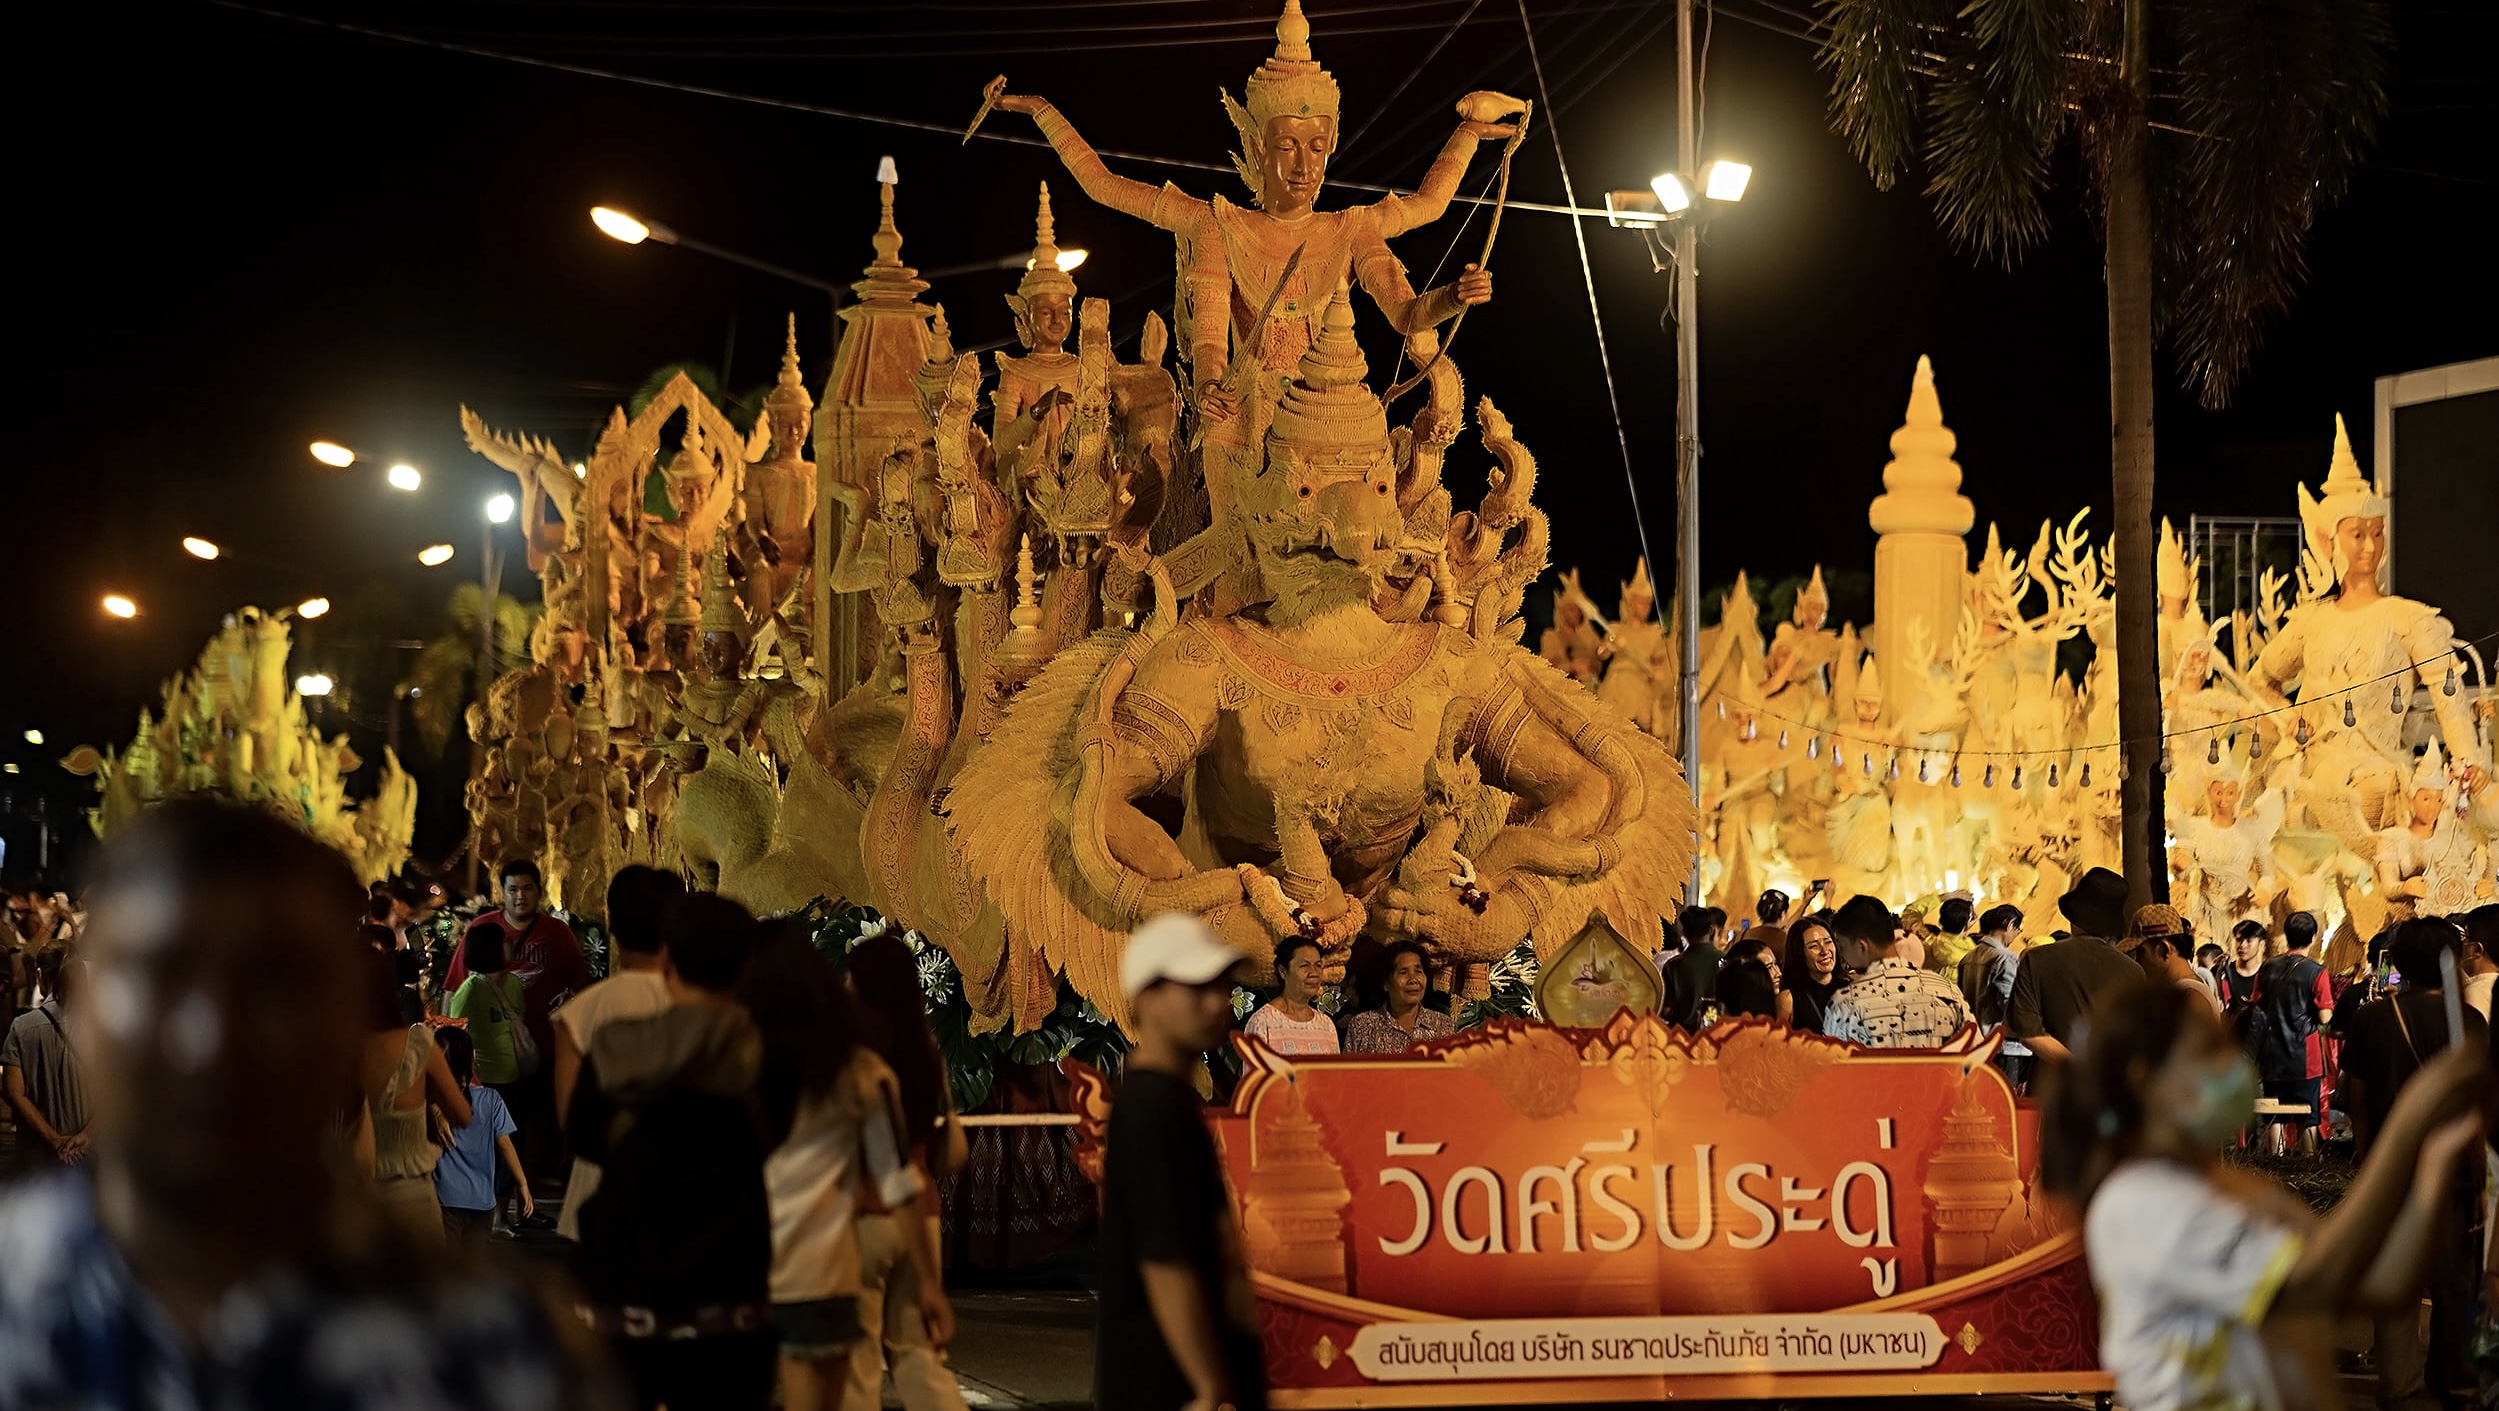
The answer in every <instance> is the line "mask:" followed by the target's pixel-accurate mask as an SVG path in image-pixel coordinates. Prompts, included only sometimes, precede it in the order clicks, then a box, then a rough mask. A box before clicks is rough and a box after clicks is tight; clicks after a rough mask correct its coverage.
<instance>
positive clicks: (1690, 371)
mask: <svg viewBox="0 0 2499 1411" xmlns="http://www.w3.org/2000/svg"><path fill="white" fill-rule="evenodd" d="M1675 90H1676V106H1677V109H1678V131H1677V134H1676V137H1677V141H1678V143H1679V152H1678V160H1677V162H1676V167H1677V169H1678V170H1680V171H1681V172H1683V173H1684V174H1685V177H1686V179H1690V178H1691V177H1693V176H1694V175H1695V174H1696V173H1698V172H1699V171H1700V141H1699V138H1700V134H1699V132H1698V131H1697V130H1696V129H1695V128H1694V125H1693V122H1694V106H1693V95H1692V0H1675ZM1694 199H1695V203H1696V204H1695V209H1694V210H1693V211H1692V212H1691V213H1690V214H1689V215H1688V216H1687V217H1686V218H1685V219H1683V220H1680V221H1677V222H1675V517H1676V537H1675V582H1676V585H1677V586H1676V593H1677V595H1678V597H1679V598H1680V600H1681V604H1682V606H1681V609H1680V610H1679V611H1678V612H1677V613H1676V618H1677V624H1676V626H1677V630H1678V631H1679V632H1680V633H1681V634H1682V637H1683V705H1682V708H1681V709H1680V710H1679V711H1678V712H1677V715H1678V716H1679V717H1680V718H1681V720H1682V721H1683V777H1684V780H1685V782H1687V783H1689V784H1690V785H1691V786H1692V812H1693V818H1694V826H1695V828H1697V827H1698V826H1699V818H1700V807H1701V340H1700V323H1701V281H1700V269H1699V268H1698V261H1699V254H1700V245H1701V237H1700V221H1699V220H1698V219H1697V217H1698V216H1699V214H1700V212H1699V209H1698V205H1697V203H1698V197H1697V195H1696V196H1695V198H1694ZM1683 892H1684V902H1685V904H1686V905H1690V906H1698V905H1700V902H1701V866H1700V853H1699V846H1698V834H1697V833H1696V834H1695V845H1694V850H1693V860H1692V876H1691V879H1690V880H1689V881H1687V882H1686V883H1685V884H1684V889H1683Z"/></svg>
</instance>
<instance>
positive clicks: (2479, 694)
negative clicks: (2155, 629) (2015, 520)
mask: <svg viewBox="0 0 2499 1411" xmlns="http://www.w3.org/2000/svg"><path fill="white" fill-rule="evenodd" d="M1954 448H1955V446H1954V437H1953V435H1952V433H1951V431H1950V430H1949V429H1948V428H1946V426H1945V425H1944V421H1943V411H1942V403H1941V401H1940V399H1939V397H1938V396H1937V393H1936V389H1935V377H1934V372H1933V369H1932V368H1931V366H1930V365H1929V364H1928V363H1927V361H1926V360H1925V359H1923V358H1921V359H1919V361H1918V366H1917V372H1916V375H1915V378H1914V380H1913V383H1912V386H1911V392H1910V400H1909V409H1908V414H1907V416H1906V418H1905V419H1904V423H1903V425H1902V426H1901V428H1900V430H1899V431H1898V432H1896V433H1894V435H1893V436H1892V439H1891V449H1892V454H1893V459H1892V461H1891V463H1890V464H1889V465H1887V466H1885V467H1884V470H1883V484H1884V493H1883V494H1882V495H1881V496H1879V497H1878V498H1876V499H1875V500H1874V502H1873V504H1872V507H1871V510H1870V513H1869V516H1868V517H1869V520H1870V521H1871V523H1872V526H1873V528H1874V529H1875V530H1876V532H1877V534H1878V535H1879V536H1880V537H1879V538H1878V540H1877V547H1876V552H1875V565H1874V601H1875V621H1874V622H1873V623H1871V624H1868V625H1867V626H1866V627H1865V628H1863V629H1862V631H1861V630H1860V629H1859V628H1857V627H1856V626H1854V625H1849V626H1844V627H1843V628H1842V629H1841V630H1840V631H1839V632H1837V633H1834V632H1832V631H1831V630H1830V628H1829V626H1828V624H1827V615H1828V613H1829V609H1830V598H1829V593H1828V590H1827V589H1826V587H1825V585H1824V583H1823V579H1822V573H1821V570H1820V569H1819V568H1817V569H1815V571H1814V576H1813V578H1812V580H1811V581H1810V582H1809V583H1808V584H1807V585H1806V586H1805V588H1804V589H1803V591H1801V592H1800V593H1799V594H1798V595H1797V599H1796V605H1795V610H1794V612H1793V614H1792V616H1791V619H1790V620H1789V621H1786V622H1782V623H1779V624H1778V625H1777V630H1776V632H1775V633H1774V634H1773V636H1772V637H1770V638H1769V639H1768V640H1766V641H1765V640H1764V638H1763V637H1762V635H1761V633H1760V630H1759V628H1758V626H1757V625H1756V624H1757V622H1758V607H1757V604H1756V602H1755V599H1754V598H1753V596H1752V591H1751V587H1750V585H1749V582H1748V580H1747V579H1746V578H1745V576H1744V575H1741V574H1739V575H1738V576H1737V578H1736V583H1735V588H1734V591H1733V592H1732V593H1731V594H1730V596H1729V598H1728V600H1727V605H1726V607H1725V609H1724V611H1723V613H1722V615H1721V624H1720V625H1719V626H1716V627H1711V628H1707V629H1704V631H1703V632H1702V636H1701V646H1700V657H1701V712H1700V721H1699V727H1700V734H1701V739H1700V743H1701V759H1702V761H1703V763H1702V779H1701V797H1702V817H1703V843H1702V848H1701V861H1700V867H1701V874H1702V880H1703V887H1704V891H1705V894H1706V895H1707V896H1708V897H1709V898H1710V899H1711V900H1712V901H1713V902H1715V903H1716V904H1718V905H1721V906H1724V907H1725V908H1727V910H1729V911H1730V912H1733V913H1736V914H1739V915H1741V914H1745V913H1747V912H1749V911H1750V910H1751V908H1752V905H1753V899H1754V898H1755V897H1756V896H1757V895H1758V894H1759V893H1760V892H1761V891H1762V890H1763V889H1764V888H1768V887H1779V888H1782V889H1784V890H1786V891H1787V892H1788V893H1789V894H1791V895H1796V894H1799V893H1801V892H1802V891H1803V889H1804V888H1805V886H1806V885H1808V884H1809V883H1810V882H1811V881H1812V880H1814V879H1817V878H1829V879H1831V881H1832V884H1833V885H1832V891H1833V893H1834V894H1835V895H1834V897H1833V900H1840V899H1844V898H1846V897H1848V896H1851V895H1854V894H1856V893H1860V892H1865V893H1872V894H1875V895H1878V896H1881V897H1884V898H1886V899H1888V900H1889V901H1891V902H1892V903H1893V904H1894V905H1900V904H1903V903H1907V902H1910V901H1912V900H1915V899H1918V898H1922V897H1931V896H1934V895H1936V894H1938V893H1942V892H1947V891H1951V890H1954V889H1959V888H1967V889H1969V890H1970V891H1972V892H1974V893H1976V894H1977V895H1978V896H1979V897H1980V898H1981V899H1982V902H1983V904H1994V903H1997V902H2012V903H2014V904H2016V905H2019V906H2020V907H2021V908H2022V909H2023V911H2024V914H2025V917H2026V919H2027V921H2028V923H2029V925H2030V926H2031V927H2032V928H2033V929H2035V930H2039V931H2044V930H2046V929H2047V928H2049V927H2051V926H2054V925H2058V924H2061V923H2060V922H2059V921H2058V919H2057V917H2056V911H2055V904H2056V901H2057V898H2058V897H2060V896H2061V895H2063V893H2064V892H2065V890H2066V889H2067V887H2068V886H2069V885H2070V884H2071V882H2072V880H2073V879H2074V878H2076V877H2078V876H2080V875H2081V874H2082V872H2084V871H2085V870H2086V869H2089V868H2092V867H2109V868H2116V867H2117V866H2118V865H2119V843H2120V835H2121V827H2120V818H2119V806H2118V785H2119V774H2120V769H2121V765H2120V763H2119V753H2118V750H2117V749H2116V748H2115V745H2116V743H2117V741H2118V739H2119V734H2118V728H2117V721H2118V712H2117V678H2116V670H2115V653H2114V651H2113V650H2112V647H2113V643H2114V641H2115V634H2114V631H2113V620H2114V618H2113V609H2114V603H2113V591H2114V577H2115V573H2114V556H2113V554H2112V553H2111V552H2110V551H2109V550H2108V549H2107V548H2106V547H2104V546H2101V547H2095V546H2094V544H2093V543H2092V542H2091V539H2090V537H2089V536H2088V535H2087V533H2086V532H2085V530H2084V526H2083V517H2082V516H2080V515H2077V516H2076V517H2075V518H2074V520H2073V521H2072V522H2070V523H2068V524H2066V525H2063V526H2056V525H2050V524H2043V525H2041V526H2040V530H2039V534H2038V537H2037V538H2036V540H2035V541H2034V542H2033V543H2032V544H2031V546H2030V548H2029V550H2028V551H2027V552H2021V551H2016V550H2013V549H2009V548H2007V547H2005V546H2004V545H2003V543H2002V542H2001V541H2000V539H1999V537H1998V535H1997V532H1996V530H1995V529H1994V527H1993V526H1990V527H1989V529H1988V531H1987V535H1986V541H1985V545H1984V547H1983V548H1982V549H1981V550H1980V551H1979V552H1978V554H1977V556H1976V557H1975V559H1972V558H1970V557H1968V546H1967V541H1966V539H1965V538H1964V537H1963V536H1964V535H1965V534H1966V533H1967V532H1968V531H1969V529H1970V528H1971V527H1972V525H1973V524H1974V522H1975V513H1974V511H1973V508H1972V506H1971V503H1970V501H1969V500H1968V499H1967V498H1965V497H1964V496H1963V495H1962V494H1961V493H1960V487H1961V468H1960V466H1959V464H1958V463H1957V462H1955V461H1954V460H1953V459H1952V452H1953V450H1954ZM2298 495H2299V505H2300V514H2301V521H2302V525H2303V528H2304V531H2305V533H2304V538H2303V561H2302V563H2301V565H2300V567H2299V569H2298V572H2297V575H2296V581H2293V580H2292V579H2291V578H2289V577H2286V576H2285V575H2281V574H2276V573H2272V572H2267V573H2265V574H2263V575H2262V577H2261V579H2260V583H2259V594H2258V599H2259V600H2258V602H2257V603H2256V604H2255V605H2254V606H2253V607H2252V608H2251V609H2247V610H2243V611H2240V612H2237V613H2235V614H2233V615H2232V616H2230V617H2227V618H2223V619H2221V620H2218V621H2208V620H2207V619H2206V617H2205V614H2204V611H2203V607H2202V605H2201V604H2200V603H2199V602H2198V600H2197V592H2196V584H2197V580H2198V576H2199V575H2198V573H2197V572H2196V565H2195V564H2193V563H2191V562H2190V561H2189V558H2188V555H2187V551H2186V546H2185V545H2184V544H2183V543H2182V542H2181V541H2180V538H2179V536H2178V535H2177V534H2176V532H2175V531H2174V530H2172V529H2171V527H2170V526H2169V525H2168V524H2166V523H2164V524H2163V525H2162V526H2161V536H2160V548H2159V557H2158V571H2159V584H2158V598H2159V603H2160V613H2161V620H2160V634H2159V641H2160V660H2161V667H2162V669H2161V679H2162V681H2163V691H2162V715H2163V733H2164V735H2165V736H2166V742H2165V749H2164V756H2165V760H2166V763H2165V772H2166V779H2165V783H2166V789H2165V795H2166V807H2167V823H2168V833H2169V836H2170V839H2171V846H2170V855H2169V858H2168V863H2169V867H2170V873H2171V888H2172V896H2173V899H2174V900H2175V901H2176V902H2177V903H2178V906H2179V909H2180V910H2181V912H2183V913H2184V914H2185V915H2186V916H2187V917H2188V918H2189V919H2190V921H2191V922H2192V923H2193V924H2194V927H2195V931H2196V934H2197V936H2198V937H2199V938H2201V939H2204V940H2213V941H2225V942H2226V938H2227V937H2228V935H2229V932H2230V929H2231V927H2232V925H2233V924H2235V923H2236V922H2238V921H2240V920H2242V919H2247V918H2251V917H2254V918H2262V919H2265V920H2267V921H2268V922H2276V921H2278V919H2279V918H2280V917H2281V916H2282V915H2284V914H2286V913H2288V912H2290V911H2310V912H2314V913H2316V914H2317V915H2318V916H2319V917H2320V918H2321V919H2322V920H2323V921H2324V922H2325V923H2326V925H2327V926H2328V928H2329V930H2331V931H2334V932H2335V933H2336V934H2338V935H2340V936H2345V937H2356V938H2360V939H2365V938H2367V937H2369V936H2372V935H2375V934H2376V933H2377V931H2378V930H2379V929H2380V928H2382V927H2383V926H2384V925H2386V924H2387V923H2388V922H2390V921H2395V920H2401V919H2403V918H2404V917H2407V916H2410V915H2414V914H2416V913H2424V914H2436V915H2447V914H2454V913H2458V912H2462V911H2466V910H2469V909H2471V908H2472V907H2474V906H2479V905H2483V904H2486V903H2488V902H2490V901H2491V900H2492V899H2493V895H2494V883H2493V843H2492V840H2493V835H2494V833H2495V832H2499V789H2494V788H2493V787H2492V784H2491V727H2490V721H2491V717H2492V693H2491V689H2490V686H2489V680H2488V676H2487V672H2486V670H2485V665H2484V659H2483V657H2482V655H2481V654H2480V653H2479V652H2478V651H2477V650H2476V649H2475V647H2474V645H2473V644H2469V643H2465V642H2462V641H2459V640H2458V639H2457V638H2456V636H2455V632H2454V629H2453V627H2452V626H2451V625H2450V624H2449V623H2448V621H2447V619H2446V618H2444V617H2443V616H2441V615H2440V614H2439V612H2438V610H2437V609H2436V608H2434V607H2431V606H2430V605H2428V604H2425V603H2418V602H2414V601H2411V600H2410V599H2406V598H2399V597H2394V596H2392V595H2391V594H2389V593H2388V592H2387V591H2386V555H2385V549H2386V524H2387V515H2388V508H2389V506H2388V500H2387V497H2386V496H2385V495H2384V494H2383V493H2382V492H2380V491H2379V490H2378V489H2377V488H2376V487H2375V486H2373V485H2372V484H2371V483H2370V482H2369V481H2368V480H2367V479H2365V478H2364V477H2363V476H2362V474H2361V471H2360V467H2359V463H2358V461H2357V459H2356V458H2355V457H2354V456H2353V454H2352V450H2351V444H2350V440H2349V438H2348V437H2347V436H2346V435H2345V433H2344V430H2343V426H2342V422H2341V420H2340V419H2339V418H2337V420H2336V422H2335V426H2334V441H2333V449H2332V453H2331V457H2330V462H2329V468H2328V472H2327V476H2326V480H2325V483H2324V484H2323V486H2322V487H2321V488H2320V490H2319V491H2318V492H2315V493H2312V492H2311V491H2310V489H2309V487H2308V486H2306V485H2305V484H2303V485H2301V486H2300V487H2299V491H2298ZM2286 596H2287V597H2288V599H2289V601H2288V605H2287V606H2286V605H2285V598H2286ZM1555 603H1556V606H1555V624H1556V625H1555V629H1554V630H1553V631H1551V632H1548V633H1547V634H1546V635H1545V639H1544V643H1543V648H1544V655H1545V657H1546V658H1547V659H1548V660H1549V661H1551V662H1552V663H1553V664H1554V665H1555V666H1556V667H1557V668H1559V669H1561V670H1564V671H1568V672H1571V673H1573V674H1575V675H1577V676H1579V677H1580V678H1581V679H1583V680H1585V679H1587V677H1588V672H1587V668H1586V664H1587V663H1588V662H1589V660H1590V659H1591V658H1592V657H1593V658H1595V659H1597V660H1599V661H1601V662H1602V670H1601V672H1599V673H1598V674H1597V676H1596V678H1595V682H1594V686H1593V689H1594V691H1595V693H1596V694H1597V695H1598V696H1599V697H1600V698H1601V699H1604V700H1606V701H1609V702H1613V703H1614V704H1616V705H1617V706H1618V707H1619V708H1620V709H1621V711H1622V712H1623V713H1624V714H1625V715H1627V716H1629V717H1630V718H1631V719H1633V720H1635V721H1638V722H1640V723H1641V724H1642V725H1643V726H1644V727H1645V728H1648V729H1651V730H1654V731H1656V732H1657V733H1658V734H1659V735H1660V737H1661V738H1664V739H1667V740H1670V741H1671V740H1673V739H1675V738H1676V725H1675V708H1676V702H1677V697H1678V693H1679V688H1680V682H1679V678H1678V671H1679V662H1680V655H1679V650H1678V649H1677V648H1676V647H1675V645H1674V644H1673V642H1672V639H1671V638H1670V637H1665V636H1661V634H1660V629H1659V628H1658V627H1657V626H1656V624H1655V623H1654V622H1652V621H1651V620H1650V614H1651V611H1652V608H1653V606H1654V603H1655V598H1654V596H1653V594H1652V592H1651V590H1650V588H1649V579H1648V573H1647V566H1646V565H1645V564H1643V565H1639V566H1638V568H1637V569H1636V571H1635V572H1634V574H1633V577H1632V579H1631V580H1630V581H1629V582H1628V583H1626V584H1625V585H1624V587H1623V590H1622V595H1621V599H1620V605H1619V606H1620V610H1619V612H1618V613H1617V614H1616V616H1615V618H1614V620H1613V621H1612V622H1611V623H1606V621H1605V619H1604V617H1603V615H1602V614H1601V612H1600V611H1599V609H1598V608H1597V606H1596V605H1595V604H1594V603H1593V602H1591V601H1588V600H1587V596H1586V594H1585V593H1584V592H1583V591H1582V590H1581V588H1580V586H1579V577H1578V574H1577V573H1576V572H1573V573H1569V574H1565V575H1563V577H1562V581H1561V585H1560V587H1559V588H1558V589H1557V590H1556V591H1555ZM1591 623H1595V624H1603V625H1602V627H1601V635H1602V640H1601V641H1600V642H1599V643H1598V644H1597V645H1596V646H1595V647H1594V648H1593V650H1592V649H1591V648H1590V646H1589V645H1588V644H1587V643H1586V642H1585V640H1584V638H1585V636H1586V635H1587V633H1588V632H1589V630H1590V629H1589V628H1588V627H1587V626H1586V624H1591ZM2077 635H2084V636H2087V637H2088V638H2089V640H2090V641H2091V643H2092V644H2093V645H2094V646H2095V647H2096V648H2098V650H2097V652H2096V653H2095V654H2094V655H2093V658H2092V661H2091V664H2090V666H2089V668H2088V669H2087V670H2086V671H2085V672H2084V673H2083V676H2082V679H2081V680H2079V681H2076V680H2075V679H2073V677H2072V676H2071V675H2069V674H2066V673H2063V672H2060V671H2059V669H2058V665H2057V658H2058V647H2059V645H2060V644H2062V643H2064V642H2066V641H2068V640H2070V639H2072V638H2074V637H2075V636H2077ZM2346 923H2347V924H2346ZM2346 944H2348V941H2347V942H2346ZM2344 954H2347V953H2338V955H2337V957H2336V958H2337V960H2338V962H2339V961H2340V960H2341V959H2343V958H2344Z"/></svg>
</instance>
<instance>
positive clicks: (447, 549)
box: [417, 544, 452, 568]
mask: <svg viewBox="0 0 2499 1411" xmlns="http://www.w3.org/2000/svg"><path fill="white" fill-rule="evenodd" d="M451 553H452V549H451V546H450V545H449V544H435V545H433V546H432V547H430V548H424V549H419V550H417V562H418V563H421V564H423V565H425V566H426V567H427V568H440V567H442V566H443V565H444V564H447V563H449V562H451Z"/></svg>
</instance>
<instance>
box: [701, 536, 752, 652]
mask: <svg viewBox="0 0 2499 1411" xmlns="http://www.w3.org/2000/svg"><path fill="white" fill-rule="evenodd" d="M703 560H704V561H703V610H702V620H701V622H700V624H699V627H698V630H700V631H701V632H703V633H704V634H705V635H709V634H711V633H714V632H731V633H735V634H736V635H737V636H739V637H740V638H743V637H744V636H745V635H746V627H747V622H746V610H745V609H744V608H743V607H741V606H739V604H738V590H737V585H736V583H734V582H732V581H731V580H730V578H729V535H728V528H727V526H726V525H723V526H722V528H721V533H720V536H719V537H718V538H717V539H715V540H713V541H712V548H711V552H710V553H708V554H705V555H704V556H703Z"/></svg>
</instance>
